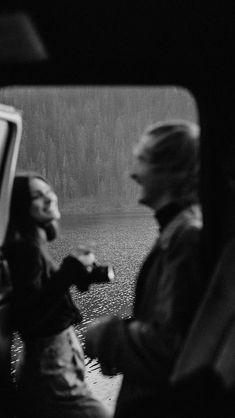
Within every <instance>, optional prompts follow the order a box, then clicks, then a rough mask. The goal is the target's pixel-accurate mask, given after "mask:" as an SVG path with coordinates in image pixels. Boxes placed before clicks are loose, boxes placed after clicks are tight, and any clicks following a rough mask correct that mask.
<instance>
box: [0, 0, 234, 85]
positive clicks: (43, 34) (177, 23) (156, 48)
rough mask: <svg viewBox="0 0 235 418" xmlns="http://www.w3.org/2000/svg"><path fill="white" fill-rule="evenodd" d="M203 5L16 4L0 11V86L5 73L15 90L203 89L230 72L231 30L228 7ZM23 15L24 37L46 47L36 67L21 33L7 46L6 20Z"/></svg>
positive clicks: (150, 2) (155, 2)
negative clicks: (35, 86)
mask: <svg viewBox="0 0 235 418" xmlns="http://www.w3.org/2000/svg"><path fill="white" fill-rule="evenodd" d="M48 3H49V2H48ZM204 3H205V2H203V1H197V2H196V1H190V0H188V1H170V0H168V1H167V0H164V1H163V0H162V1H157V0H155V1H149V2H146V1H145V2H138V1H137V2H136V3H135V4H134V5H133V6H132V7H131V5H130V4H128V2H126V1H122V0H119V1H118V2H115V1H112V2H109V3H108V2H107V3H106V2H102V1H99V2H91V1H86V2H79V1H76V2H70V3H68V4H64V2H63V3H61V2H60V3H59V4H57V5H56V7H55V6H54V4H53V5H49V4H46V5H45V6H43V3H41V2H40V4H39V3H38V5H35V2H34V3H33V4H32V5H31V6H29V5H27V3H26V2H25V3H24V2H21V5H20V7H19V6H17V3H15V4H14V2H11V5H7V7H6V6H5V8H4V7H2V6H1V8H0V12H1V15H0V16H1V18H2V19H5V21H4V33H3V29H2V31H1V38H2V39H3V41H2V42H1V43H0V52H1V54H0V56H2V57H3V58H2V61H3V62H2V65H1V66H2V69H3V70H4V69H5V73H4V74H3V76H4V80H6V82H7V74H6V73H7V71H6V70H8V71H10V73H9V77H8V78H10V77H11V80H13V79H14V82H17V80H19V82H21V83H24V82H26V81H27V82H32V83H43V84H45V83H50V84H51V83H59V84H61V83H63V84H64V83H65V84H66V83H72V84H73V83H95V84H96V83H98V84H99V83H105V84H109V83H124V84H135V83H137V84H138V83H141V84H142V83H143V84H146V83H156V82H157V83H158V84H159V83H160V84H166V83H174V84H178V83H179V84H186V85H187V84H191V85H192V84H194V83H198V82H199V81H200V83H205V82H207V80H208V79H210V77H211V73H213V77H215V76H217V77H218V76H220V74H221V71H223V72H224V65H227V67H228V70H229V69H230V66H229V64H230V58H229V57H228V54H227V51H228V50H230V47H231V46H232V45H233V40H234V32H235V29H234V25H233V17H234V7H232V3H231V6H230V3H227V4H226V5H224V4H223V3H221V2H216V1H215V2H213V7H210V5H209V6H208V5H205V4H204ZM22 14H23V15H24V16H25V17H26V19H28V20H29V21H30V23H31V24H32V27H33V31H34V34H33V32H32V30H31V32H30V30H29V31H28V32H29V33H28V36H29V38H30V37H31V40H32V39H33V38H35V36H37V37H38V39H39V42H41V47H43V48H44V55H43V53H42V54H41V56H39V57H38V61H37V59H36V58H35V57H36V55H37V54H36V52H37V51H36V52H35V51H34V52H35V53H33V51H31V55H30V53H29V55H28V59H27V56H26V55H25V54H24V53H23V47H22V45H23V44H25V45H24V46H25V47H27V45H26V44H27V42H28V43H29V40H28V41H22V43H21V44H20V33H17V35H16V36H15V41H14V40H12V38H13V37H14V32H16V29H14V30H12V28H16V25H15V24H12V23H11V19H13V18H14V16H16V15H18V16H19V15H21V17H22ZM7 19H9V25H7V24H6V20H7ZM0 27H1V19H0ZM7 31H9V33H10V35H9V34H8V35H7ZM3 35H4V36H3ZM9 38H10V40H11V44H10V48H9V46H8V43H7V40H9ZM34 40H35V39H34ZM32 43H33V42H32ZM20 45H21V48H20ZM35 45H36V43H35ZM35 45H34V47H35V50H37V49H40V47H38V44H37V45H36V46H35ZM28 49H29V48H28ZM4 50H5V53H4ZM9 50H10V51H11V56H10V58H9ZM6 51H8V54H7V53H6ZM20 52H22V62H21V59H20ZM41 52H42V50H41ZM14 54H15V62H14ZM39 55H40V54H39ZM0 60H1V58H0ZM4 60H5V61H4ZM12 64H14V66H13V65H12ZM22 68H23V69H24V71H22ZM2 80H3V79H2ZM195 80H196V81H195ZM3 82H4V81H2V83H3Z"/></svg>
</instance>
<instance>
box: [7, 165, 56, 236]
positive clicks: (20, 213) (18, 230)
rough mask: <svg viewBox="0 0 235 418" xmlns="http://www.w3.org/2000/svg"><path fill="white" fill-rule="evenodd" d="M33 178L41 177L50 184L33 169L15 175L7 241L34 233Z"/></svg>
mask: <svg viewBox="0 0 235 418" xmlns="http://www.w3.org/2000/svg"><path fill="white" fill-rule="evenodd" d="M33 178H39V179H41V180H43V181H44V182H45V183H47V184H48V182H47V181H46V180H45V179H44V178H43V177H42V176H41V175H40V174H38V173H36V172H33V171H32V172H21V173H17V174H16V176H15V179H14V183H13V188H12V196H11V204H10V213H9V222H8V227H7V232H6V237H5V243H9V242H11V241H14V240H15V239H17V238H24V237H27V236H33V234H34V231H35V223H34V222H33V219H32V218H31V216H30V205H31V194H30V180H31V179H33Z"/></svg>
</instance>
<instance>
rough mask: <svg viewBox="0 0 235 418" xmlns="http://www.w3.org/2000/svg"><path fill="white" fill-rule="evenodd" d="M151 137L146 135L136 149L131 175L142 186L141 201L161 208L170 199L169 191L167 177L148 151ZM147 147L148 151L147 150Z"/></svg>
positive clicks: (154, 207) (155, 207)
mask: <svg viewBox="0 0 235 418" xmlns="http://www.w3.org/2000/svg"><path fill="white" fill-rule="evenodd" d="M150 143H151V138H150V137H148V136H144V137H142V138H141V140H140V142H139V144H138V145H137V147H136V148H135V149H134V152H133V154H134V165H133V169H132V172H131V177H132V178H133V179H134V180H135V181H136V182H137V183H138V184H139V186H140V196H139V199H138V201H139V203H141V204H144V205H146V206H149V207H150V208H153V209H155V210H157V209H160V207H162V206H163V205H164V204H165V202H166V201H168V200H169V192H168V190H167V187H166V182H167V179H166V177H165V176H164V174H163V172H162V171H161V170H159V171H158V170H157V168H156V166H155V165H154V164H153V163H152V162H150V161H149V158H148V153H149V152H151V148H149V145H150ZM146 149H148V151H147V152H146Z"/></svg>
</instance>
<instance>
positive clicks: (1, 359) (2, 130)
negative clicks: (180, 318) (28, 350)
mask: <svg viewBox="0 0 235 418" xmlns="http://www.w3.org/2000/svg"><path fill="white" fill-rule="evenodd" d="M21 132H22V118H21V114H20V112H19V111H17V110H16V109H14V108H13V107H9V106H5V105H1V104H0V394H1V400H0V416H1V417H2V418H6V417H7V418H8V417H11V416H12V415H11V411H10V409H11V406H12V403H11V402H9V399H10V396H11V393H12V390H11V379H10V360H11V356H10V348H11V331H10V327H9V324H8V313H9V307H10V300H11V289H12V287H11V281H10V277H9V273H8V269H7V264H6V261H5V260H4V258H3V255H2V252H1V248H2V244H3V242H4V237H5V233H6V228H7V223H8V217H9V204H10V198H11V190H12V184H13V179H14V175H15V170H16V164H17V158H18V152H19V145H20V140H21Z"/></svg>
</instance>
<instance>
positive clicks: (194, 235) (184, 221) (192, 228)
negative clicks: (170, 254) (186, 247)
mask: <svg viewBox="0 0 235 418" xmlns="http://www.w3.org/2000/svg"><path fill="white" fill-rule="evenodd" d="M202 226H203V224H202V215H201V209H200V206H198V205H193V206H190V207H188V208H186V209H185V210H184V211H182V212H180V214H179V215H178V216H177V217H175V219H173V221H172V222H171V223H170V224H169V225H168V227H167V228H166V230H165V231H164V232H163V234H162V236H161V237H160V245H161V247H162V248H163V249H167V248H168V247H169V246H172V244H174V243H175V242H176V241H183V242H186V243H187V242H188V241H189V242H191V241H192V240H193V239H198V238H199V236H200V235H201V230H202Z"/></svg>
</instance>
